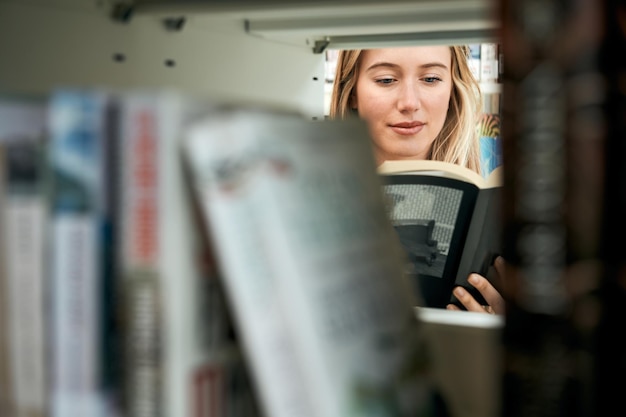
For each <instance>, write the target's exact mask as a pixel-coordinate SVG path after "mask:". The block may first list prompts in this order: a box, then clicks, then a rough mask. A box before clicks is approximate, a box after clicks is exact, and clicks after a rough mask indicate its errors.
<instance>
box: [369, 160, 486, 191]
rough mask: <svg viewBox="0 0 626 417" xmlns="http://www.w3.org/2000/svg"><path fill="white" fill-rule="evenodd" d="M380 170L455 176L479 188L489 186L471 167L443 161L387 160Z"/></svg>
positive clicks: (383, 171)
mask: <svg viewBox="0 0 626 417" xmlns="http://www.w3.org/2000/svg"><path fill="white" fill-rule="evenodd" d="M378 172H379V173H380V174H401V173H416V172H419V173H420V174H423V175H433V176H441V177H446V178H453V179H456V180H460V181H464V182H468V183H470V184H474V185H476V186H477V187H479V188H485V187H487V186H488V184H487V182H486V181H485V179H484V178H483V177H482V176H481V175H480V174H478V173H477V172H474V171H472V170H471V169H468V168H465V167H462V166H460V165H457V164H453V163H449V162H443V161H432V160H426V159H420V160H403V161H385V162H384V163H383V164H382V165H380V166H379V167H378Z"/></svg>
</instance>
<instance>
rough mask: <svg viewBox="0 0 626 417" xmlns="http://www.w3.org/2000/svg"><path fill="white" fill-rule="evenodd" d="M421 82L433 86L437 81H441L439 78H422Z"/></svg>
mask: <svg viewBox="0 0 626 417" xmlns="http://www.w3.org/2000/svg"><path fill="white" fill-rule="evenodd" d="M423 80H424V82H426V83H428V84H434V83H436V82H438V81H442V80H441V78H439V77H424V78H423Z"/></svg>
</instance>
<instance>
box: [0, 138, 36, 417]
mask: <svg viewBox="0 0 626 417" xmlns="http://www.w3.org/2000/svg"><path fill="white" fill-rule="evenodd" d="M5 145H6V166H7V181H6V194H5V202H4V205H3V206H2V207H0V213H1V214H2V215H3V216H4V221H5V230H6V239H7V241H6V243H5V247H6V252H5V256H6V264H5V265H6V278H7V280H6V284H7V290H6V294H7V296H8V297H7V298H8V299H7V300H6V305H7V307H8V310H9V311H8V314H7V317H9V340H10V347H11V349H10V350H9V352H10V358H11V362H10V369H11V373H10V375H11V378H12V381H13V385H14V400H15V408H16V415H31V416H44V415H45V413H46V410H47V406H48V402H47V399H48V395H47V389H48V384H47V379H48V362H47V361H46V356H47V351H48V333H47V331H46V325H45V324H46V320H45V319H46V317H47V315H48V309H47V307H48V303H47V301H48V300H47V299H46V298H45V294H46V293H47V291H48V287H47V279H46V278H47V276H46V274H45V271H46V269H47V263H46V262H45V238H46V224H47V223H46V219H47V217H46V214H47V195H46V193H45V190H44V187H45V181H44V176H45V173H44V164H43V159H44V158H43V153H44V152H43V150H44V143H43V141H42V137H38V138H20V140H15V141H9V142H6V143H5Z"/></svg>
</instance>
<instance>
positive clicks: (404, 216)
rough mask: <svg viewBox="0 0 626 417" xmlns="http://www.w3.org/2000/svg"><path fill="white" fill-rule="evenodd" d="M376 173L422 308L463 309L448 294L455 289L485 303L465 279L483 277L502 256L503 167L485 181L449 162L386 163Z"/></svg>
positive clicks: (454, 298) (476, 174)
mask: <svg viewBox="0 0 626 417" xmlns="http://www.w3.org/2000/svg"><path fill="white" fill-rule="evenodd" d="M378 172H379V173H380V175H381V177H382V178H383V181H384V185H383V190H384V193H385V196H386V197H387V210H388V214H389V217H390V219H391V221H392V223H393V226H394V228H395V230H396V232H397V234H398V236H399V238H400V241H401V243H402V246H403V248H404V250H405V252H406V272H407V274H408V275H409V276H410V277H411V278H412V281H413V285H414V289H415V291H416V293H417V294H418V296H421V297H422V298H421V300H420V301H421V303H422V306H424V307H440V308H445V307H446V305H447V304H449V303H454V304H457V305H458V306H459V307H461V308H464V307H463V306H462V305H461V304H460V303H459V302H458V300H457V299H456V297H455V296H454V295H453V294H452V290H453V289H454V287H455V286H458V285H460V286H462V287H464V288H465V289H466V290H468V291H469V292H470V293H472V295H473V296H474V298H476V299H477V301H479V302H481V303H482V304H486V303H485V301H484V299H483V297H482V295H481V294H480V293H479V292H478V291H477V290H476V289H475V288H474V287H473V286H472V285H470V284H469V283H468V282H467V278H468V276H469V274H470V273H472V272H476V273H479V274H481V275H483V276H487V275H488V274H489V269H490V266H491V265H492V264H493V260H494V259H495V257H496V256H497V255H498V254H500V252H501V248H500V217H499V208H500V202H499V199H500V194H501V189H502V175H501V168H496V169H495V170H494V171H492V172H491V173H490V175H489V176H487V177H486V178H483V177H482V176H481V175H479V174H478V173H475V172H473V171H471V170H469V169H467V168H464V167H462V166H460V165H457V164H452V163H447V162H441V161H430V160H417V161H386V162H384V163H383V164H382V165H381V166H380V167H379V168H378Z"/></svg>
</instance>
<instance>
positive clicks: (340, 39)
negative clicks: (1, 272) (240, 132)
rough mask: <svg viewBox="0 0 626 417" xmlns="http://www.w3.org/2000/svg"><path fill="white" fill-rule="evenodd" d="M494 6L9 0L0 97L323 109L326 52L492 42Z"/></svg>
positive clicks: (1, 11)
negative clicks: (180, 97) (181, 97)
mask: <svg viewBox="0 0 626 417" xmlns="http://www.w3.org/2000/svg"><path fill="white" fill-rule="evenodd" d="M120 5H121V6H125V7H122V8H121V9H117V13H114V10H115V9H116V7H118V6H120ZM124 11H125V12H126V13H124ZM492 15H493V12H492V10H491V2H490V1H488V0H469V1H468V0H466V1H461V0H421V1H416V0H392V1H388V2H382V3H381V2H380V1H378V0H375V1H374V0H359V1H357V0H351V1H344V2H336V1H334V0H326V1H308V2H293V1H290V0H274V1H268V2H263V6H262V7H261V6H259V5H258V4H257V2H254V1H243V0H238V1H229V2H221V1H204V2H197V1H196V2H194V1H179V2H173V1H158V0H152V1H149V0H144V1H140V0H137V1H129V2H124V3H121V2H117V1H114V0H98V1H96V0H94V1H85V0H30V1H28V2H24V1H20V0H3V1H0V38H2V39H4V40H9V41H5V42H1V43H0V55H1V56H2V57H3V59H2V60H0V94H2V95H5V96H24V95H25V96H29V97H45V96H46V94H48V93H49V91H50V90H51V89H52V88H55V87H58V86H103V87H108V88H112V89H119V90H133V89H137V90H141V89H152V88H167V89H169V88H171V89H176V90H181V91H183V92H187V93H190V94H193V95H196V94H197V95H206V96H209V97H212V98H215V99H217V100H226V101H231V100H232V101H250V102H262V103H269V104H271V105H277V106H283V107H293V108H296V109H298V110H300V111H302V112H303V113H304V114H306V115H308V116H309V117H311V118H323V116H324V88H323V85H324V83H325V74H324V69H325V60H324V53H323V52H324V51H326V50H329V49H331V48H348V47H373V46H392V45H397V46H400V45H408V44H432V43H438V44H446V43H455V42H487V41H491V40H493V39H494V36H495V35H494V33H495V29H496V25H495V23H494V22H495V20H494V18H493V17H492ZM123 16H126V17H123ZM170 19H175V20H176V19H183V20H181V21H180V22H181V23H182V25H181V26H178V27H177V25H168V24H167V22H170V23H172V20H170ZM494 88H496V90H497V88H498V87H494ZM173 204H174V203H173ZM172 210H173V211H175V209H172ZM179 220H180V219H179ZM207 285H208V284H207ZM184 330H185V331H186V332H190V331H191V330H190V329H187V328H185V329H184ZM454 356H460V355H459V352H456V353H454ZM211 371H212V370H210V369H208V370H206V375H201V376H199V379H202V378H206V380H209V379H210V377H211ZM448 372H449V371H448ZM488 377H492V375H489V376H488ZM454 378H457V376H456V375H455V376H454ZM450 380H452V378H450ZM465 382H467V383H470V381H465ZM466 385H467V384H466ZM1 411H2V410H0V414H2V412H1ZM166 417H175V416H166Z"/></svg>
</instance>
